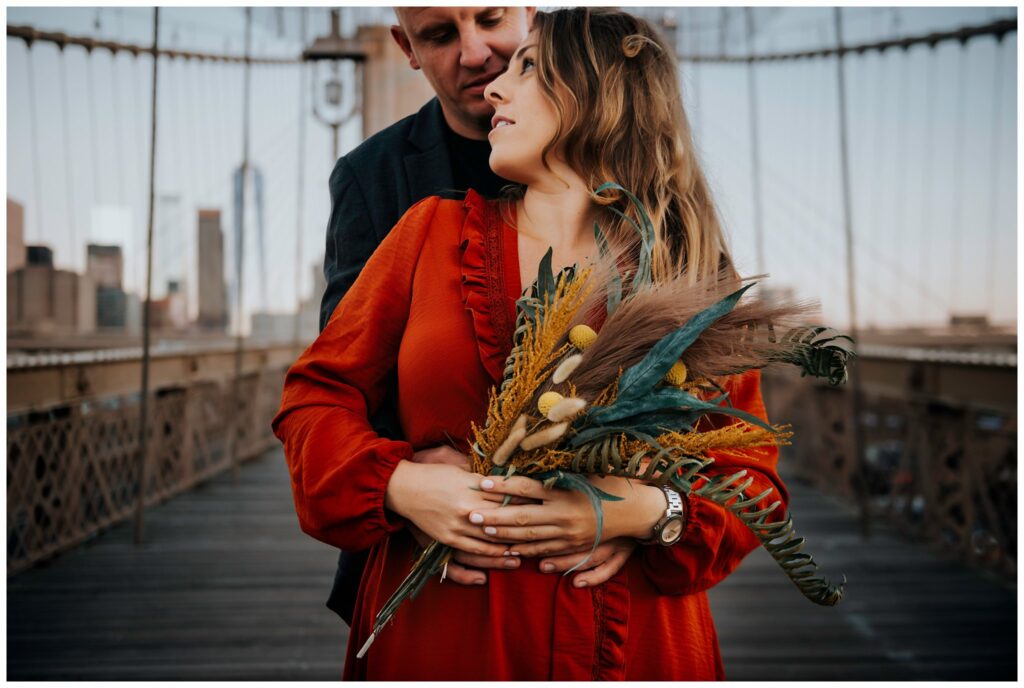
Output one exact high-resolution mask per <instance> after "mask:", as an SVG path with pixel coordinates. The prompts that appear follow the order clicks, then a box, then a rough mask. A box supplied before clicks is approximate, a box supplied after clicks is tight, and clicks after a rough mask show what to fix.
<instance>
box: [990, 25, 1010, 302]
mask: <svg viewBox="0 0 1024 688" xmlns="http://www.w3.org/2000/svg"><path fill="white" fill-rule="evenodd" d="M1005 49H1006V41H1003V40H1000V41H998V42H997V43H996V49H995V53H994V60H995V69H994V70H993V73H994V81H993V88H992V129H991V131H992V145H991V147H990V152H989V169H990V170H991V179H990V182H989V184H990V186H991V189H990V194H991V195H990V197H989V219H988V222H989V229H988V260H987V261H986V266H987V268H988V270H987V272H988V312H989V313H992V312H993V311H994V309H995V305H996V223H997V221H998V220H999V170H998V167H999V151H1000V150H1001V148H1000V143H1001V142H1002V137H1001V136H1000V131H999V120H1000V110H1001V107H1000V106H1001V104H1002V100H1003V88H1002V84H1003V68H1004V66H1003V63H1004V62H1005V59H1004V57H1003V53H1004V52H1006V50H1005Z"/></svg>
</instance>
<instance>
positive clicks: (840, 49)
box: [679, 18, 1017, 63]
mask: <svg viewBox="0 0 1024 688" xmlns="http://www.w3.org/2000/svg"><path fill="white" fill-rule="evenodd" d="M1016 31H1017V19H1016V18H1014V19H999V20H997V21H993V22H989V23H988V24H980V25H977V26H962V27H960V28H959V29H954V30H952V31H936V32H932V33H928V34H919V35H916V36H907V37H905V38H892V39H888V40H884V41H876V42H874V43H861V44H859V45H842V46H832V47H827V48H819V49H817V50H800V51H794V52H782V53H766V54H762V55H700V54H690V55H679V60H680V61H682V62H720V63H727V62H750V61H753V62H772V61H777V60H803V59H808V58H815V57H835V56H836V55H846V54H848V53H857V54H863V53H866V52H885V51H886V50H888V49H890V48H902V49H904V50H906V49H908V48H911V47H913V46H915V45H921V44H924V45H928V46H930V47H933V48H934V47H935V46H936V45H938V44H939V43H944V42H946V41H959V42H960V43H961V44H964V43H966V42H967V41H969V40H970V39H972V38H977V37H978V36H996V37H1002V36H1005V35H1006V34H1008V33H1013V32H1016Z"/></svg>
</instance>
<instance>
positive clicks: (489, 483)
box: [480, 478, 494, 490]
mask: <svg viewBox="0 0 1024 688" xmlns="http://www.w3.org/2000/svg"><path fill="white" fill-rule="evenodd" d="M480 487H482V488H484V489H485V490H489V489H491V488H492V487H494V481H493V480H491V479H490V478H484V479H483V480H481V481H480Z"/></svg>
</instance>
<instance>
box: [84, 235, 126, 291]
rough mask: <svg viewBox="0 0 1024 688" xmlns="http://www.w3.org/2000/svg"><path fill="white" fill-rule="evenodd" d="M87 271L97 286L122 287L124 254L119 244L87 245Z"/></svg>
mask: <svg viewBox="0 0 1024 688" xmlns="http://www.w3.org/2000/svg"><path fill="white" fill-rule="evenodd" d="M85 272H86V274H87V275H89V276H90V277H92V280H93V282H94V283H95V284H96V286H97V287H113V288H117V289H120V288H121V280H122V279H123V276H124V256H123V255H122V253H121V247H120V246H117V245H106V244H89V245H88V246H86V259H85Z"/></svg>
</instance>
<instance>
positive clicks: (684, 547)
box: [640, 370, 789, 595]
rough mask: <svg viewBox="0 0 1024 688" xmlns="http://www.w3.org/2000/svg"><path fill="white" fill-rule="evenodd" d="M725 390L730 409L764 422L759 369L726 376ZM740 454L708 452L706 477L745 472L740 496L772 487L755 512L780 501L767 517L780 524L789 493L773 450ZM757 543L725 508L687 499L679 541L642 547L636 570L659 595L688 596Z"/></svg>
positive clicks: (721, 574)
mask: <svg viewBox="0 0 1024 688" xmlns="http://www.w3.org/2000/svg"><path fill="white" fill-rule="evenodd" d="M725 388H726V391H728V392H729V398H730V400H731V401H732V405H733V406H734V407H736V408H738V409H741V410H743V411H747V412H748V413H752V414H753V415H755V416H757V417H758V418H760V419H762V420H764V421H767V420H768V416H767V414H766V413H765V408H764V401H763V400H762V399H761V372H760V371H759V370H752V371H748V372H746V373H743V374H742V375H736V376H733V377H731V378H729V380H728V381H727V383H726V385H725ZM717 418H727V417H726V416H718V417H717ZM723 424H724V423H723ZM745 453H746V455H745V456H743V455H738V454H730V453H729V452H726V451H713V452H709V455H711V456H713V457H714V458H715V463H714V464H712V465H711V466H710V467H709V468H708V469H707V470H706V471H705V473H706V474H707V475H709V476H711V475H721V474H726V475H730V474H732V473H735V472H737V471H740V470H742V469H746V471H747V477H751V478H753V479H754V482H753V483H752V484H751V486H750V487H749V488H747V490H746V491H745V493H746V494H747V495H748V496H753V495H758V494H761V493H762V492H764V491H765V490H767V489H768V488H774V489H773V492H772V493H771V494H770V495H769V496H768V497H766V498H765V499H764V500H762V501H761V502H759V503H758V506H757V508H759V509H762V508H766V507H767V506H768V505H770V504H771V503H772V502H775V501H776V500H780V499H781V500H782V503H783V506H781V507H779V508H778V509H776V510H775V512H773V513H772V514H771V516H770V517H769V520H770V521H776V520H781V519H782V518H784V517H785V513H784V512H785V505H786V504H787V503H788V502H789V494H788V492H787V491H786V488H785V486H784V485H783V484H782V480H781V479H780V478H779V475H778V472H777V470H776V467H777V464H778V459H779V449H778V447H765V448H760V449H748V450H746V452H745ZM759 544H760V540H758V538H757V536H756V535H754V533H752V532H751V531H750V529H748V528H747V527H746V526H745V525H743V523H741V522H740V520H739V518H737V517H736V516H734V515H733V514H731V513H729V512H728V511H726V510H725V508H724V507H722V506H719V505H718V504H715V503H714V502H711V501H709V500H705V499H702V498H700V497H696V496H694V495H690V497H689V499H688V501H687V521H686V529H685V531H684V532H683V536H682V538H680V540H679V542H677V543H676V544H675V545H673V546H672V547H661V546H659V545H650V546H646V547H643V548H642V549H641V552H640V556H641V566H642V569H643V571H644V573H645V575H646V576H647V577H648V578H649V579H650V581H651V583H652V584H653V585H654V586H655V588H656V589H657V590H658V592H660V593H662V594H664V595H689V594H692V593H696V592H701V591H703V590H707V589H709V588H711V587H713V586H715V585H717V584H718V583H719V582H721V581H722V580H723V579H724V578H725V577H726V576H728V575H729V574H730V573H732V572H733V571H734V570H735V569H736V567H737V566H739V564H740V562H741V561H742V560H743V558H744V557H745V556H747V555H748V554H749V553H750V552H751V551H753V550H754V548H756V547H757V546H758V545H759Z"/></svg>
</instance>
